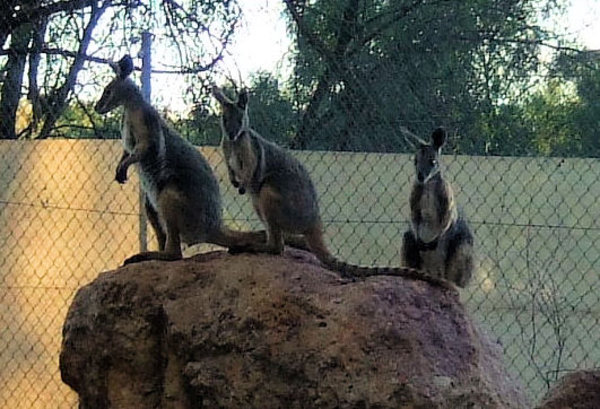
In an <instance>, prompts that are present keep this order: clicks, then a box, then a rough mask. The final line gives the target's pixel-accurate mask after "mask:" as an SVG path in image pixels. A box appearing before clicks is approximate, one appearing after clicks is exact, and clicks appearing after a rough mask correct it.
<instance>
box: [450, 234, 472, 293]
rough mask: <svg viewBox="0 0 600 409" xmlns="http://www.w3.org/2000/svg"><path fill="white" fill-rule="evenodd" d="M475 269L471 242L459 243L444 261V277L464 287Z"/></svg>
mask: <svg viewBox="0 0 600 409" xmlns="http://www.w3.org/2000/svg"><path fill="white" fill-rule="evenodd" d="M474 270H475V259H474V257H473V245H472V244H471V243H461V244H459V245H458V246H457V247H456V249H455V251H454V253H453V254H451V255H449V260H448V261H447V263H446V277H445V278H446V279H447V280H449V281H452V282H453V283H455V284H456V285H458V286H459V287H462V288H465V287H466V286H467V284H468V283H469V281H471V277H472V276H473V271H474Z"/></svg>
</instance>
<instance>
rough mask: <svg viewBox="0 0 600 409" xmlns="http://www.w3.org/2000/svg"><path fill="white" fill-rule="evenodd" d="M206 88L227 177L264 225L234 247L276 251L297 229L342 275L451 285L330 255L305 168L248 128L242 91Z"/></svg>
mask: <svg viewBox="0 0 600 409" xmlns="http://www.w3.org/2000/svg"><path fill="white" fill-rule="evenodd" d="M212 93H213V96H214V97H215V98H216V99H217V101H219V103H220V105H221V107H222V118H221V127H222V131H223V140H222V148H223V152H224V156H225V161H226V163H227V167H228V170H229V177H230V179H231V182H232V183H233V185H234V186H235V187H237V188H238V189H239V192H240V193H244V192H248V193H249V194H250V196H251V198H252V204H253V206H254V209H255V210H256V213H257V214H258V217H259V218H260V220H261V221H262V222H263V224H264V225H265V227H266V230H267V239H266V241H264V242H262V243H258V242H253V243H251V244H250V245H248V246H244V247H243V248H240V249H239V250H240V251H251V252H266V253H272V254H281V253H282V251H283V248H284V240H283V237H284V235H285V234H286V233H287V234H289V235H290V238H291V237H292V236H291V235H297V236H296V237H297V243H295V244H296V246H297V247H308V249H309V250H310V251H312V252H313V253H314V254H315V255H316V256H317V258H318V259H319V261H321V262H322V263H323V264H324V265H325V266H326V267H327V268H329V269H331V270H333V271H337V272H339V273H341V274H342V275H343V276H346V277H367V276H373V275H396V276H403V277H407V278H411V279H419V280H424V281H428V282H430V283H432V284H435V285H438V286H443V287H448V286H449V287H452V286H451V284H449V283H448V282H447V281H445V280H440V279H438V278H435V277H431V276H428V275H426V274H424V273H423V272H421V271H419V270H416V269H414V268H404V267H398V268H391V267H381V268H379V267H375V268H370V267H361V266H356V265H352V264H348V263H345V262H343V261H341V260H338V259H337V258H336V257H334V256H333V255H332V254H331V253H330V252H329V250H328V249H327V246H326V245H325V242H324V238H323V226H322V223H321V217H320V214H319V205H318V199H317V193H316V190H315V187H314V185H313V183H312V180H311V178H310V176H309V174H308V171H307V170H306V168H305V167H304V166H303V165H302V164H301V163H300V162H299V161H298V160H297V159H296V158H294V157H293V156H292V155H290V154H289V153H288V152H287V151H286V150H284V149H282V148H281V147H279V146H277V145H276V144H274V143H272V142H269V141H267V140H265V139H264V138H262V137H261V136H260V135H259V134H258V133H257V132H255V131H254V130H253V129H251V128H250V120H249V117H248V93H247V92H246V91H242V92H241V93H240V94H239V96H238V98H237V101H235V102H234V101H232V100H230V99H229V98H227V97H226V96H225V94H224V93H223V91H222V90H221V89H220V88H219V87H216V86H215V87H213V90H212ZM290 241H291V240H290Z"/></svg>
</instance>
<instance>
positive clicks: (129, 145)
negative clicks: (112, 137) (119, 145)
mask: <svg viewBox="0 0 600 409" xmlns="http://www.w3.org/2000/svg"><path fill="white" fill-rule="evenodd" d="M132 116H133V115H132V113H131V112H130V111H129V110H127V109H126V110H125V111H124V112H123V118H122V120H121V141H122V142H123V148H124V149H125V150H126V151H127V152H129V153H132V152H133V150H134V149H135V144H136V138H135V130H134V129H133V120H132Z"/></svg>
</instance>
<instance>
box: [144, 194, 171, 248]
mask: <svg viewBox="0 0 600 409" xmlns="http://www.w3.org/2000/svg"><path fill="white" fill-rule="evenodd" d="M144 207H145V208H146V216H147V217H148V221H149V222H150V225H151V226H152V228H153V229H154V234H156V240H157V241H158V250H159V251H164V250H165V244H166V241H167V234H166V233H165V231H164V229H163V227H162V226H161V224H160V220H159V218H158V213H157V212H156V209H154V207H153V206H152V204H151V203H150V201H149V200H148V198H147V197H146V200H145V203H144Z"/></svg>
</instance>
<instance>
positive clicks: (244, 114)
mask: <svg viewBox="0 0 600 409" xmlns="http://www.w3.org/2000/svg"><path fill="white" fill-rule="evenodd" d="M212 94H213V96H214V97H215V98H216V100H217V101H219V103H220V104H221V108H222V109H223V115H222V116H221V126H222V127H223V131H224V132H225V134H226V135H227V136H228V137H229V140H231V141H235V140H237V139H238V138H240V137H241V136H242V135H243V134H244V132H246V131H248V129H249V128H250V119H249V117H248V91H247V90H246V89H244V90H242V91H241V92H240V94H239V95H238V98H237V101H236V102H233V101H231V100H230V99H229V98H227V97H226V96H225V94H224V93H223V90H222V89H221V88H219V87H217V86H213V88H212Z"/></svg>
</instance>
